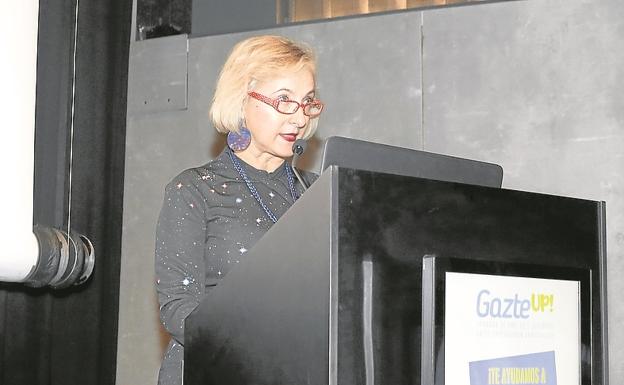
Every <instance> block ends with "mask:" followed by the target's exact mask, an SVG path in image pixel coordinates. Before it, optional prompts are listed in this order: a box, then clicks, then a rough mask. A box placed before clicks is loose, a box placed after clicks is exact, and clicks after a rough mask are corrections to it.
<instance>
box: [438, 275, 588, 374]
mask: <svg viewBox="0 0 624 385" xmlns="http://www.w3.org/2000/svg"><path fill="white" fill-rule="evenodd" d="M444 347H445V370H444V372H445V383H446V384H449V385H504V384H513V385H535V384H546V385H557V384H559V385H579V384H580V378H581V376H580V349H581V342H580V282H578V281H567V280H554V279H539V278H524V277H511V276H500V275H485V274H467V273H450V272H447V273H446V297H445V341H444Z"/></svg>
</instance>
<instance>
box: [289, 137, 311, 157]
mask: <svg viewBox="0 0 624 385" xmlns="http://www.w3.org/2000/svg"><path fill="white" fill-rule="evenodd" d="M307 145H308V143H307V142H306V141H305V140H304V139H297V140H295V144H293V146H292V151H293V154H296V155H301V154H303V153H304V151H305V149H306V146H307Z"/></svg>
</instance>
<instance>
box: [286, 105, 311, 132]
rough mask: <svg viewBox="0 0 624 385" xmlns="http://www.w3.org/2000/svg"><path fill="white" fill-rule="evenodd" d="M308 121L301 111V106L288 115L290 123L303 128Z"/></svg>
mask: <svg viewBox="0 0 624 385" xmlns="http://www.w3.org/2000/svg"><path fill="white" fill-rule="evenodd" d="M307 123H308V117H307V116H305V114H304V113H303V108H299V109H298V110H297V111H296V112H295V113H294V114H292V115H290V124H292V125H293V126H297V128H303V127H305V125H306V124H307Z"/></svg>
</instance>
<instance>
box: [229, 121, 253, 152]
mask: <svg viewBox="0 0 624 385" xmlns="http://www.w3.org/2000/svg"><path fill="white" fill-rule="evenodd" d="M250 143H251V132H249V130H248V129H247V127H241V128H240V129H239V130H238V132H234V131H230V132H228V134H227V145H228V147H229V148H231V149H232V151H234V152H239V151H243V150H244V149H246V148H247V147H249V144H250Z"/></svg>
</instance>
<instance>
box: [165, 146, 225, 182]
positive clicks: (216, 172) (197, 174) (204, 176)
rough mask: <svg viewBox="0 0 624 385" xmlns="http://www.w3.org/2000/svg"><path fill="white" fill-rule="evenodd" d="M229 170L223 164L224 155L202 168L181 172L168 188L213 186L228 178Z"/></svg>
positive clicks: (192, 168) (197, 167)
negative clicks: (216, 182)
mask: <svg viewBox="0 0 624 385" xmlns="http://www.w3.org/2000/svg"><path fill="white" fill-rule="evenodd" d="M227 171H228V168H227V167H226V165H225V164H224V162H223V156H222V154H221V155H219V156H217V157H216V158H214V159H212V160H210V161H208V162H207V163H206V164H204V165H202V166H196V167H191V168H187V169H186V170H184V171H182V172H180V173H179V174H178V175H176V176H175V177H174V178H173V179H171V181H170V182H169V183H168V184H167V187H168V188H171V187H176V188H178V189H179V188H182V187H192V186H195V187H198V186H205V185H206V184H209V185H210V184H212V183H211V182H215V181H220V180H222V179H224V178H227V175H225V174H227Z"/></svg>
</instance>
